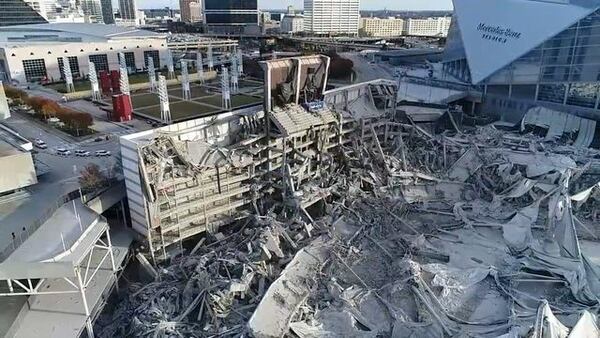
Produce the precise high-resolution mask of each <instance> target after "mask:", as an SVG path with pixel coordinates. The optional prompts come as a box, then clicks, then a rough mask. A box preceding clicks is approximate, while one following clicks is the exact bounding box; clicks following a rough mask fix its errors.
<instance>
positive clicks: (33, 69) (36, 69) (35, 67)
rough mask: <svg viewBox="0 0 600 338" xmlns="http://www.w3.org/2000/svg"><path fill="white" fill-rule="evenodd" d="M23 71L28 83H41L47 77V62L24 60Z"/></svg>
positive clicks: (42, 60)
mask: <svg viewBox="0 0 600 338" xmlns="http://www.w3.org/2000/svg"><path fill="white" fill-rule="evenodd" d="M23 70H24V71H25V78H26V79H27V81H28V82H35V81H39V80H41V79H43V78H45V77H46V74H47V72H46V62H44V59H34V60H23Z"/></svg>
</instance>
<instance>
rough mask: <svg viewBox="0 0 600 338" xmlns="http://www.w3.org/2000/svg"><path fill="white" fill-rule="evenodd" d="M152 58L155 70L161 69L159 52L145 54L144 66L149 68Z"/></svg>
mask: <svg viewBox="0 0 600 338" xmlns="http://www.w3.org/2000/svg"><path fill="white" fill-rule="evenodd" d="M149 57H151V58H152V60H153V61H154V68H156V69H160V54H159V53H158V51H157V50H147V51H145V52H144V65H145V67H146V68H148V58H149Z"/></svg>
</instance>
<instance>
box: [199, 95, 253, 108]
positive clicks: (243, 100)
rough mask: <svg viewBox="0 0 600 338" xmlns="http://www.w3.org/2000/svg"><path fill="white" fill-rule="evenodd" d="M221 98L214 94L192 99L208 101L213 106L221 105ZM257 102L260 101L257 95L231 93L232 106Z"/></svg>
mask: <svg viewBox="0 0 600 338" xmlns="http://www.w3.org/2000/svg"><path fill="white" fill-rule="evenodd" d="M221 100H222V97H221V95H215V96H211V97H205V98H202V99H198V100H194V101H198V102H202V103H208V104H211V105H213V106H217V107H221ZM259 102H262V99H261V98H258V97H254V96H248V95H233V96H232V97H231V105H232V106H233V107H234V108H236V107H241V106H245V105H249V104H253V103H259Z"/></svg>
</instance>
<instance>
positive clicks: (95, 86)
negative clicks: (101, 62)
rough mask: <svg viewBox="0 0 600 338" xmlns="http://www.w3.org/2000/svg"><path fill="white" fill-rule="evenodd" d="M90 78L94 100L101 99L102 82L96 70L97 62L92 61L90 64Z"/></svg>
mask: <svg viewBox="0 0 600 338" xmlns="http://www.w3.org/2000/svg"><path fill="white" fill-rule="evenodd" d="M88 76H89V78H90V84H91V85H92V101H100V100H101V99H102V95H100V84H99V83H98V72H97V71H96V64H95V63H93V62H90V64H89V75H88Z"/></svg>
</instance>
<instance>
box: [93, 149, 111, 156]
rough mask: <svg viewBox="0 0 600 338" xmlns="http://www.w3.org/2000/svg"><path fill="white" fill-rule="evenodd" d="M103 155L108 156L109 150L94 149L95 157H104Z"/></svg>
mask: <svg viewBox="0 0 600 338" xmlns="http://www.w3.org/2000/svg"><path fill="white" fill-rule="evenodd" d="M105 156H110V151H108V150H97V151H96V157H105Z"/></svg>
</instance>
